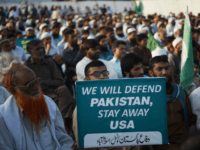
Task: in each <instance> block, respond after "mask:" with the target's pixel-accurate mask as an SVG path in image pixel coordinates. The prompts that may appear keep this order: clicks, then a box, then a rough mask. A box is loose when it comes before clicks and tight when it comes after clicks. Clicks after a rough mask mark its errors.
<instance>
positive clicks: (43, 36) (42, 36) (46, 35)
mask: <svg viewBox="0 0 200 150" xmlns="http://www.w3.org/2000/svg"><path fill="white" fill-rule="evenodd" d="M46 37H51V34H50V33H49V32H44V33H42V35H41V37H40V40H43V39H44V38H46Z"/></svg>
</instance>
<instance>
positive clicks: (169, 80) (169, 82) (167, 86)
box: [153, 72, 172, 90]
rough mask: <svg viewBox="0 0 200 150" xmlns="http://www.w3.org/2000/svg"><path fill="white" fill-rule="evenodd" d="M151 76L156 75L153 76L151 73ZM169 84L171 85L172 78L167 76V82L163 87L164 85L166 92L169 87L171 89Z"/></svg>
mask: <svg viewBox="0 0 200 150" xmlns="http://www.w3.org/2000/svg"><path fill="white" fill-rule="evenodd" d="M153 76H154V77H156V75H155V74H154V72H153ZM162 77H164V78H165V76H162ZM171 84H172V77H171V76H169V78H168V80H167V82H166V83H165V85H166V90H168V89H171V87H172V85H171Z"/></svg>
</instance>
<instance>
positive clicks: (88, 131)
mask: <svg viewBox="0 0 200 150" xmlns="http://www.w3.org/2000/svg"><path fill="white" fill-rule="evenodd" d="M76 85H77V86H76V90H77V93H78V94H77V99H76V101H77V124H78V141H79V143H78V145H79V148H92V147H112V146H131V145H158V144H168V130H167V110H166V87H165V79H164V78H137V79H134V78H132V79H118V80H96V81H77V82H76Z"/></svg>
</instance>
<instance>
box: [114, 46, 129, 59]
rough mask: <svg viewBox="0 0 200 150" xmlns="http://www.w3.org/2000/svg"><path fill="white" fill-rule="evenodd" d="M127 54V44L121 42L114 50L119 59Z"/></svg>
mask: <svg viewBox="0 0 200 150" xmlns="http://www.w3.org/2000/svg"><path fill="white" fill-rule="evenodd" d="M125 55H126V45H123V44H120V45H119V47H117V48H116V50H115V52H114V56H115V57H116V58H117V59H121V58H122V57H124V56H125Z"/></svg>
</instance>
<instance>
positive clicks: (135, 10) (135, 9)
mask: <svg viewBox="0 0 200 150" xmlns="http://www.w3.org/2000/svg"><path fill="white" fill-rule="evenodd" d="M134 4H135V8H134V12H135V13H136V14H137V9H138V7H137V3H136V0H134Z"/></svg>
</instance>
